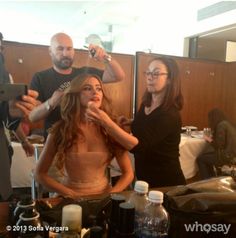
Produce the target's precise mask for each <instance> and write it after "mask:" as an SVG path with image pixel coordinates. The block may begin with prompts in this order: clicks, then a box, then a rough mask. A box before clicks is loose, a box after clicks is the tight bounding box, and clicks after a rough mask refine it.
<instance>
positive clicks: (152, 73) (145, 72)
mask: <svg viewBox="0 0 236 238" xmlns="http://www.w3.org/2000/svg"><path fill="white" fill-rule="evenodd" d="M143 74H144V76H145V77H148V76H151V77H152V78H153V79H157V78H159V77H160V76H162V75H168V73H164V72H163V73H161V72H151V71H144V72H143Z"/></svg>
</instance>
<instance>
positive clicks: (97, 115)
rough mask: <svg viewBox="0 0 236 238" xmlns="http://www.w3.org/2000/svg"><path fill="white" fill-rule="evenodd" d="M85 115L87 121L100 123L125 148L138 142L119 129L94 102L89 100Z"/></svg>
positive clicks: (131, 146) (130, 147)
mask: <svg viewBox="0 0 236 238" xmlns="http://www.w3.org/2000/svg"><path fill="white" fill-rule="evenodd" d="M86 117H87V119H88V120H89V121H92V122H94V123H97V124H99V125H101V126H102V127H103V128H104V129H105V130H106V132H107V133H108V134H109V135H110V136H111V137H113V138H114V139H115V140H116V141H117V142H119V143H120V144H121V145H122V146H123V147H124V148H126V149H127V150H130V149H132V148H133V147H134V146H135V145H137V144H138V139H137V138H136V137H134V136H132V135H131V134H129V133H127V132H126V131H124V130H123V129H121V128H120V127H119V126H118V125H117V124H116V123H115V122H114V121H113V120H112V119H111V118H110V117H109V116H108V115H107V113H106V112H104V111H103V110H101V109H99V108H98V107H96V104H95V103H94V102H91V101H90V102H89V103H88V107H87V109H86Z"/></svg>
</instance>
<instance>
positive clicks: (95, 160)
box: [35, 74, 134, 198]
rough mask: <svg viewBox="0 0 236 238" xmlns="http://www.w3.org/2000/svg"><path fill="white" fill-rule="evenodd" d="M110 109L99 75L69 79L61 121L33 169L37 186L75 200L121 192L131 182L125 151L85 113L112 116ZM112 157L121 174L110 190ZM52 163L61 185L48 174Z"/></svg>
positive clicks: (129, 163) (51, 130)
mask: <svg viewBox="0 0 236 238" xmlns="http://www.w3.org/2000/svg"><path fill="white" fill-rule="evenodd" d="M109 106H110V104H109V100H108V98H107V97H106V95H105V93H104V90H103V87H102V83H101V81H100V79H99V78H98V76H96V75H89V74H83V75H79V76H77V77H76V78H75V79H74V80H72V82H71V85H70V87H69V88H67V89H66V91H65V93H64V96H63V98H62V102H61V117H62V119H61V120H60V121H59V122H57V123H56V124H55V125H54V126H53V127H52V128H51V129H50V130H49V136H48V138H47V141H46V144H45V147H44V149H43V151H42V153H41V155H40V159H39V162H38V164H37V166H36V171H35V177H36V180H37V181H38V182H39V183H41V184H42V185H43V186H44V187H46V188H47V189H48V190H50V191H55V192H57V193H58V194H60V195H63V196H69V197H72V198H78V197H80V196H87V195H92V194H101V193H114V192H121V191H122V190H124V189H125V188H126V187H127V186H128V185H129V184H130V183H131V182H132V180H133V177H134V175H133V169H132V165H131V162H130V159H129V157H128V152H127V151H126V150H125V149H124V148H123V147H122V146H121V145H119V144H118V143H116V142H115V141H114V140H113V139H112V137H111V136H109V133H107V132H106V130H105V129H104V128H103V127H101V125H99V124H97V123H94V122H92V121H90V120H89V117H87V114H86V109H87V107H97V108H100V109H101V110H103V111H104V112H105V113H107V115H109V117H112V116H111V114H110V110H109V108H110V107H109ZM114 124H115V123H114ZM127 135H128V134H127ZM113 157H116V159H117V162H118V164H119V166H120V168H121V171H122V175H121V177H120V179H119V181H118V182H117V183H116V184H115V186H114V187H111V186H110V184H109V181H108V178H107V176H106V169H107V166H108V165H109V163H110V161H111V159H112V158H113ZM54 162H55V164H56V166H57V168H58V169H60V171H61V172H62V173H63V174H64V181H63V183H59V182H57V181H56V180H55V179H53V178H52V177H50V176H49V175H48V170H49V168H50V166H51V165H52V163H54Z"/></svg>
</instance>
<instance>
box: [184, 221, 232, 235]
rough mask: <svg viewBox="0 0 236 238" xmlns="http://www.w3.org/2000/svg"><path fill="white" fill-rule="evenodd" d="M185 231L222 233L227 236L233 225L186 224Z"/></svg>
mask: <svg viewBox="0 0 236 238" xmlns="http://www.w3.org/2000/svg"><path fill="white" fill-rule="evenodd" d="M184 227H185V230H186V231H187V232H206V233H207V234H208V233H209V232H222V233H223V234H224V235H227V234H228V232H229V230H230V227H231V224H228V225H227V224H209V223H206V224H201V223H198V222H197V221H195V222H194V223H193V224H184Z"/></svg>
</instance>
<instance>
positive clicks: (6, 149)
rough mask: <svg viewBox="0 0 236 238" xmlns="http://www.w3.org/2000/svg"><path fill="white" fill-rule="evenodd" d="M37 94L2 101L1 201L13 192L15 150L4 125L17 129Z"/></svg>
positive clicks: (0, 78) (0, 75) (0, 61)
mask: <svg viewBox="0 0 236 238" xmlns="http://www.w3.org/2000/svg"><path fill="white" fill-rule="evenodd" d="M2 39H3V36H2V34H1V33H0V49H1V52H0V84H6V83H9V74H8V72H7V71H6V69H5V66H4V57H3V55H2V49H3V46H2ZM37 96H38V93H37V92H35V91H33V90H28V95H24V96H22V98H21V100H11V101H9V102H6V101H0V153H1V156H0V201H7V200H10V199H11V196H12V193H13V191H12V187H11V176H10V169H11V157H12V154H13V150H12V148H11V146H10V144H9V141H8V139H7V136H6V134H5V129H4V127H6V128H7V129H9V130H17V128H18V126H19V123H20V121H21V118H23V117H25V116H28V115H29V113H30V111H31V110H32V109H33V108H34V107H35V106H36V105H37V100H36V97H37Z"/></svg>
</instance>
